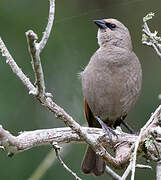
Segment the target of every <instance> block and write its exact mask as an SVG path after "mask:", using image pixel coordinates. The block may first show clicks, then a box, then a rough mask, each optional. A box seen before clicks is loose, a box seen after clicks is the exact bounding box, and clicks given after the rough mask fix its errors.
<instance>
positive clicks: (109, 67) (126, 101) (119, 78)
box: [82, 55, 141, 120]
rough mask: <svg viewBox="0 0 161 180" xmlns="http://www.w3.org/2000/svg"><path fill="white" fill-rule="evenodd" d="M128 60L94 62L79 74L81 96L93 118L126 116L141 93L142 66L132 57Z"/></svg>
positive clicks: (114, 118)
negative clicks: (80, 78) (80, 76)
mask: <svg viewBox="0 0 161 180" xmlns="http://www.w3.org/2000/svg"><path fill="white" fill-rule="evenodd" d="M131 56H133V55H131ZM109 57H110V56H108V57H107V59H108V58H109ZM110 58H112V57H110ZM131 58H132V59H133V61H131V59H129V60H128V59H127V60H126V59H125V60H124V59H123V60H124V62H121V63H120V62H119V61H120V60H121V59H120V60H118V61H117V59H116V60H115V61H112V62H111V61H109V62H108V60H106V61H103V60H102V61H101V60H100V59H99V61H97V60H95V59H94V60H93V62H90V63H89V64H88V66H87V67H86V68H85V70H84V71H83V73H82V88H83V95H84V97H85V98H86V100H87V103H88V105H89V107H90V108H91V110H92V112H93V113H94V115H96V116H100V117H101V118H102V119H103V120H105V119H109V120H116V119H117V118H119V117H121V116H124V115H125V114H127V113H128V111H129V110H130V109H131V107H132V106H133V105H134V104H135V102H136V100H137V98H138V96H139V94H140V89H141V66H140V63H139V61H138V59H137V57H136V56H135V55H134V57H131Z"/></svg>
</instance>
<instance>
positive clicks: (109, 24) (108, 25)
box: [106, 23, 116, 30]
mask: <svg viewBox="0 0 161 180" xmlns="http://www.w3.org/2000/svg"><path fill="white" fill-rule="evenodd" d="M106 26H107V27H108V28H109V29H111V30H113V29H115V28H116V24H112V23H106Z"/></svg>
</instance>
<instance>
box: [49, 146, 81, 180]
mask: <svg viewBox="0 0 161 180" xmlns="http://www.w3.org/2000/svg"><path fill="white" fill-rule="evenodd" d="M52 146H53V148H54V149H55V153H56V157H57V159H58V161H59V162H60V164H61V165H62V166H63V167H64V168H65V169H66V170H67V171H68V172H69V173H70V174H71V175H72V176H74V177H75V179H76V180H82V179H81V178H79V177H78V176H77V174H76V173H74V172H73V171H72V170H71V169H70V168H69V167H68V166H67V165H66V164H65V163H64V162H63V160H62V158H61V157H60V155H59V151H60V147H59V146H58V145H57V144H52Z"/></svg>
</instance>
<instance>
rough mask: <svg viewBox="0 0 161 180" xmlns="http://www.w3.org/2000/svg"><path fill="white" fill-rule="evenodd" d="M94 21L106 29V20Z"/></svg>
mask: <svg viewBox="0 0 161 180" xmlns="http://www.w3.org/2000/svg"><path fill="white" fill-rule="evenodd" d="M93 22H94V23H95V24H96V25H97V26H98V27H99V28H100V29H106V28H107V26H106V22H105V21H104V20H93Z"/></svg>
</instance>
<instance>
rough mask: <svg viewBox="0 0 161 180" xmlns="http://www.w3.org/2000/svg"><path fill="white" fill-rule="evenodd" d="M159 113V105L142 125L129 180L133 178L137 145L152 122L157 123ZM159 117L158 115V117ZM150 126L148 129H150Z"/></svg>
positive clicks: (136, 146) (136, 145)
mask: <svg viewBox="0 0 161 180" xmlns="http://www.w3.org/2000/svg"><path fill="white" fill-rule="evenodd" d="M160 112H161V105H160V106H159V107H158V108H157V109H156V110H155V112H154V113H153V114H152V116H151V117H150V119H149V120H148V121H147V123H146V124H145V125H144V127H143V128H141V131H140V134H139V136H138V138H137V140H136V142H135V148H134V153H133V157H132V175H131V180H134V177H135V167H136V157H137V151H138V148H139V144H140V143H141V142H142V138H143V136H145V133H147V131H148V128H149V126H150V125H151V126H152V124H153V123H152V122H153V121H155V122H157V121H158V114H160ZM159 116H160V115H159ZM151 126H150V127H151Z"/></svg>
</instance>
